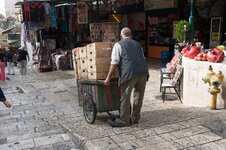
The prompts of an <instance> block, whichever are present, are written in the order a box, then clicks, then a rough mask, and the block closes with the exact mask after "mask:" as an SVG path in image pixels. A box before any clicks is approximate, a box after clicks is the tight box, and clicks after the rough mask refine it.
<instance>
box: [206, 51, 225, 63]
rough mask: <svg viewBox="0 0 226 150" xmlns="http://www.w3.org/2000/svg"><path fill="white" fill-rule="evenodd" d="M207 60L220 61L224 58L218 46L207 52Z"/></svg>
mask: <svg viewBox="0 0 226 150" xmlns="http://www.w3.org/2000/svg"><path fill="white" fill-rule="evenodd" d="M207 60H208V61H209V62H217V63H219V62H222V61H223V60H224V52H223V51H222V50H220V49H218V48H213V49H212V50H210V51H209V52H208V53H207Z"/></svg>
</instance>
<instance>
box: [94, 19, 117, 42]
mask: <svg viewBox="0 0 226 150" xmlns="http://www.w3.org/2000/svg"><path fill="white" fill-rule="evenodd" d="M90 38H91V41H92V42H117V41H118V40H119V24H118V23H115V22H103V23H90Z"/></svg>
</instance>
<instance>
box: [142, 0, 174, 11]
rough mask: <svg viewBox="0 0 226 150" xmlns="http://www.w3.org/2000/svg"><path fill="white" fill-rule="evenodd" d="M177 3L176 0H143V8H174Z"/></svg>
mask: <svg viewBox="0 0 226 150" xmlns="http://www.w3.org/2000/svg"><path fill="white" fill-rule="evenodd" d="M177 5H178V0H144V9H145V10H154V9H165V8H175V7H177Z"/></svg>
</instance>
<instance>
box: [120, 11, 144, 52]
mask: <svg viewBox="0 0 226 150" xmlns="http://www.w3.org/2000/svg"><path fill="white" fill-rule="evenodd" d="M122 18H123V21H122V26H123V27H129V28H130V29H131V30H132V34H133V35H132V38H133V39H134V40H136V41H138V42H140V43H141V45H142V47H143V48H144V49H146V48H145V45H146V44H145V38H146V32H145V28H146V26H145V12H143V11H142V12H134V13H128V14H124V15H123V17H122Z"/></svg>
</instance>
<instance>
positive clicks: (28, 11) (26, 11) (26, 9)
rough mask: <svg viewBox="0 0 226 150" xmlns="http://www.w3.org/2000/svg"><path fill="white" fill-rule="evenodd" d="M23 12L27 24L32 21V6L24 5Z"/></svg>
mask: <svg viewBox="0 0 226 150" xmlns="http://www.w3.org/2000/svg"><path fill="white" fill-rule="evenodd" d="M22 10H23V20H24V21H25V22H30V21H31V8H30V4H24V5H22Z"/></svg>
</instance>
